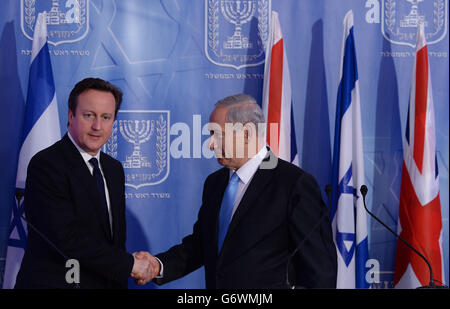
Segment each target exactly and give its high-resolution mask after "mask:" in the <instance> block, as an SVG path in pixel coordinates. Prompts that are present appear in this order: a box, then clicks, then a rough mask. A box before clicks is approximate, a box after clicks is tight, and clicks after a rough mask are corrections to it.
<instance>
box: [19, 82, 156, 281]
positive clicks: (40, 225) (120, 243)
mask: <svg viewBox="0 0 450 309" xmlns="http://www.w3.org/2000/svg"><path fill="white" fill-rule="evenodd" d="M121 102H122V92H121V91H120V90H119V89H118V88H117V87H115V86H114V85H112V84H110V83H108V82H106V81H104V80H101V79H97V78H87V79H84V80H82V81H80V82H79V83H77V84H76V85H75V87H74V89H73V90H72V92H71V93H70V96H69V111H68V118H69V123H68V133H67V134H66V135H65V136H64V137H63V138H62V139H61V140H60V141H58V142H56V143H55V144H53V145H52V146H50V147H49V148H47V149H44V150H42V151H40V152H39V153H37V154H36V155H35V156H34V157H33V158H32V159H31V161H30V163H29V165H28V170H27V179H26V186H25V199H24V205H25V213H26V216H27V219H28V220H29V221H30V222H31V223H32V224H33V225H34V226H36V228H37V229H38V230H39V231H41V232H42V234H44V235H45V236H46V237H47V238H48V239H49V240H50V241H51V242H52V243H53V244H54V245H55V246H56V247H57V248H58V249H59V250H60V251H61V252H62V254H61V253H59V252H57V250H55V249H54V248H53V247H52V246H51V245H49V244H48V242H46V241H44V240H43V238H42V237H41V236H40V235H38V234H37V233H36V232H35V231H34V230H33V229H31V228H28V240H27V248H26V251H25V255H24V258H23V260H22V265H21V268H20V271H19V273H18V275H17V279H16V286H15V287H16V288H72V287H75V286H76V285H75V283H76V281H75V280H70V276H69V280H68V279H67V277H68V276H66V275H67V273H68V272H69V271H72V272H73V271H77V270H76V269H72V268H70V267H71V266H74V267H75V265H76V264H69V265H66V262H67V261H66V259H65V258H64V257H63V255H66V256H67V257H68V258H69V259H75V260H76V261H77V262H78V263H79V267H80V269H79V273H78V274H75V273H73V275H74V276H73V279H75V278H79V281H80V282H79V284H78V287H80V288H126V287H127V281H128V277H129V276H130V274H131V273H133V276H134V277H135V278H145V277H147V276H148V275H149V273H150V272H151V271H152V268H151V264H150V263H149V261H148V260H145V259H136V258H135V257H134V256H133V255H132V254H129V253H127V252H126V249H125V239H126V227H125V192H124V191H125V182H124V180H125V177H124V172H123V168H122V165H121V164H120V162H118V161H116V160H115V159H113V158H111V157H110V156H108V155H106V154H105V153H103V152H101V151H100V148H101V147H102V146H103V145H104V144H105V143H106V141H107V140H108V139H109V137H110V135H111V131H112V127H113V122H114V119H115V117H116V115H117V112H118V110H119V108H120V104H121ZM67 266H69V268H66V267H67ZM73 281H75V282H73Z"/></svg>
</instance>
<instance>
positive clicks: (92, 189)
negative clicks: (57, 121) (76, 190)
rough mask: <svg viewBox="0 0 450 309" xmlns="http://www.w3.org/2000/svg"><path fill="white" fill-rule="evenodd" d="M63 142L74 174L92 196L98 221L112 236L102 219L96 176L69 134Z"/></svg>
mask: <svg viewBox="0 0 450 309" xmlns="http://www.w3.org/2000/svg"><path fill="white" fill-rule="evenodd" d="M61 143H62V146H63V151H64V153H65V157H66V158H67V162H68V166H69V169H70V171H71V173H72V175H73V176H74V177H75V178H77V179H78V180H79V183H80V184H81V185H82V186H84V188H85V189H86V192H87V195H88V196H89V197H90V199H91V200H92V204H93V205H94V206H95V207H94V210H95V212H96V214H97V218H98V219H99V220H98V221H99V222H100V223H101V224H100V225H101V226H102V229H103V231H104V232H105V235H106V236H107V237H109V238H111V232H110V231H108V228H107V226H106V222H104V220H103V219H102V218H103V215H102V213H103V212H102V209H101V207H102V203H101V200H100V196H99V193H98V189H97V185H96V183H95V180H94V177H93V176H92V174H91V173H90V172H89V169H88V167H87V166H86V163H85V162H84V160H83V157H82V156H81V154H80V152H79V151H78V149H77V148H76V147H75V145H74V144H73V143H72V141H71V140H70V139H69V136H68V135H67V134H66V135H64V137H63V138H62V139H61ZM102 167H103V166H102ZM108 190H109V188H108Z"/></svg>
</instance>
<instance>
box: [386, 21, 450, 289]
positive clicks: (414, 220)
mask: <svg viewBox="0 0 450 309" xmlns="http://www.w3.org/2000/svg"><path fill="white" fill-rule="evenodd" d="M398 230H399V232H400V236H402V237H403V238H404V239H405V240H406V241H408V242H409V243H410V244H412V245H413V246H414V247H415V248H417V250H418V251H419V252H421V253H422V254H423V255H424V256H425V257H426V258H427V259H428V261H429V262H430V264H431V268H432V269H433V275H434V279H435V281H436V283H437V285H439V283H442V282H443V278H444V276H443V272H444V263H443V254H442V216H441V202H440V199H439V173H438V165H437V160H436V138H435V122H434V107H433V96H432V91H431V76H430V69H429V64H428V50H427V43H426V40H425V32H424V26H423V24H421V25H420V26H418V29H417V44H416V56H415V62H414V69H413V74H412V81H411V92H410V99H409V108H408V117H407V122H406V131H405V141H404V149H403V171H402V183H401V192H400V207H399V222H398ZM429 283H430V272H429V269H428V266H427V264H426V262H425V261H424V260H423V259H422V258H421V257H420V256H418V255H417V254H416V253H414V252H413V251H412V250H411V249H409V248H408V247H406V245H405V244H404V243H403V242H401V241H397V251H396V257H395V272H394V285H395V287H397V288H416V287H419V286H425V285H428V284H429Z"/></svg>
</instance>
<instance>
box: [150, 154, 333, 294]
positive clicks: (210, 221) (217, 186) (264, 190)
mask: <svg viewBox="0 0 450 309" xmlns="http://www.w3.org/2000/svg"><path fill="white" fill-rule="evenodd" d="M272 155H273V153H272ZM228 178H229V170H228V169H226V168H222V169H220V170H218V171H216V172H215V173H213V174H211V175H209V176H208V177H207V179H206V181H205V184H204V189H203V200H202V206H201V208H200V211H199V214H198V219H197V222H196V223H195V225H194V228H193V233H192V234H191V235H189V236H187V237H185V238H184V239H183V240H182V243H181V244H179V245H176V246H174V247H172V248H171V249H169V250H168V251H166V252H164V253H161V254H159V255H157V257H158V258H159V259H160V260H161V261H162V263H163V265H164V273H163V275H164V277H163V278H161V279H156V280H155V282H156V283H158V284H163V283H166V282H168V281H171V280H174V279H177V278H180V277H182V276H184V275H186V274H188V273H190V272H192V271H193V270H195V269H197V268H199V267H201V266H204V267H205V277H206V278H205V279H206V287H207V288H208V289H211V288H287V287H288V286H287V284H286V269H287V264H288V259H289V257H290V255H291V254H292V253H293V252H294V250H295V249H296V247H297V246H299V245H300V243H301V242H302V241H303V240H305V241H304V242H303V244H302V245H301V249H300V250H299V251H298V252H297V253H296V254H295V255H294V257H293V259H292V262H291V263H290V265H289V281H290V283H291V284H293V283H294V284H296V285H297V286H299V285H300V286H302V287H307V288H334V287H335V286H336V274H337V257H336V249H335V246H334V243H333V238H332V231H331V224H330V221H329V218H328V215H327V210H326V207H325V205H324V203H323V201H322V198H321V194H320V190H319V187H318V185H317V183H316V181H315V180H314V178H313V177H312V176H311V175H310V174H308V173H306V172H304V171H303V170H301V169H300V168H298V167H296V166H295V165H293V164H290V163H288V162H286V161H283V160H281V159H278V164H277V166H276V168H274V169H258V170H257V172H256V173H255V175H254V177H253V179H252V180H251V182H250V184H249V186H248V188H247V191H246V192H245V194H244V196H243V198H242V200H241V202H240V204H239V206H238V208H237V210H236V212H235V214H234V215H233V218H232V220H231V222H230V225H229V228H228V232H227V235H226V237H225V240H224V243H223V245H222V249H221V252H220V253H219V254H218V253H217V232H218V217H219V211H220V205H221V201H222V197H223V194H224V191H225V188H226V186H227V183H228ZM319 221H320V222H321V223H319ZM317 224H319V225H317Z"/></svg>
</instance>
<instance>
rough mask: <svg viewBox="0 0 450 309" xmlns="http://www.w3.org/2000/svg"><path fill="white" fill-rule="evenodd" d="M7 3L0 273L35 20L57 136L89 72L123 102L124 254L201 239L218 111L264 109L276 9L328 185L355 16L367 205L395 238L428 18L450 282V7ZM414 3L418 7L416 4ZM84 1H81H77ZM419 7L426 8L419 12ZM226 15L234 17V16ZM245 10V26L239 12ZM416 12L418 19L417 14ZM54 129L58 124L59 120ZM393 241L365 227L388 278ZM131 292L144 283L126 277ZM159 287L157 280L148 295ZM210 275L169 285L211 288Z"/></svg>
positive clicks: (2, 46)
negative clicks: (42, 38)
mask: <svg viewBox="0 0 450 309" xmlns="http://www.w3.org/2000/svg"><path fill="white" fill-rule="evenodd" d="M234 2H237V1H233V0H232V1H224V0H189V1H187V0H127V1H120V0H116V1H114V0H79V1H78V2H76V1H74V0H53V1H52V0H35V1H31V0H6V1H1V3H0V31H1V34H0V171H1V173H0V270H1V272H2V273H3V270H4V259H5V256H6V245H7V239H8V236H9V235H8V230H9V223H10V214H11V207H12V206H13V199H14V197H13V193H14V191H13V188H14V184H15V176H16V169H17V157H18V151H19V147H20V135H21V130H22V122H23V116H24V115H23V112H24V104H25V103H24V102H25V99H24V98H25V97H26V90H27V87H28V85H27V83H28V66H29V62H30V54H31V44H32V42H31V38H32V36H33V29H34V22H35V19H36V17H37V14H38V13H39V12H41V11H44V10H45V11H47V12H50V13H51V14H50V17H49V20H48V34H49V43H50V46H49V47H50V55H51V60H52V64H53V71H54V78H55V86H56V93H57V100H58V106H59V112H60V118H59V121H60V126H61V128H62V132H61V134H65V132H66V124H67V98H68V95H69V92H70V90H71V89H72V87H73V85H74V84H75V83H76V82H77V81H79V80H80V79H82V78H84V77H87V76H97V77H101V78H104V79H107V80H109V81H111V82H113V83H115V84H117V85H118V86H119V87H120V88H121V89H122V90H123V92H124V102H123V105H122V111H121V112H120V113H119V116H118V121H117V122H116V124H115V127H114V131H113V135H112V138H111V139H110V141H109V142H108V144H107V145H106V146H105V149H104V150H105V151H106V152H108V153H109V154H111V155H112V156H114V157H116V158H117V159H118V160H121V161H122V163H123V165H124V167H125V173H126V179H127V180H126V182H127V187H126V197H127V223H128V226H127V229H128V241H127V247H128V249H129V250H130V251H136V250H148V251H150V252H151V253H158V252H160V251H162V250H166V249H168V248H169V247H171V246H172V245H174V244H176V243H178V242H179V241H180V240H181V239H182V238H183V237H184V236H185V235H187V234H189V233H190V232H191V231H192V226H193V223H194V222H195V220H196V217H197V212H198V209H199V207H200V203H201V193H202V187H203V181H204V180H205V178H206V176H207V175H208V174H210V173H211V172H213V171H214V170H216V169H217V168H219V165H218V163H217V162H216V160H215V159H214V158H213V157H212V153H211V152H209V151H208V150H207V149H206V147H205V145H204V143H205V142H207V140H208V132H207V130H206V129H205V128H204V125H205V124H206V123H207V122H208V118H209V114H210V112H211V111H212V109H213V105H214V103H215V102H216V101H217V100H218V99H221V98H223V97H225V96H228V95H231V94H235V93H240V92H245V93H248V94H250V95H253V96H254V97H256V98H257V100H259V101H260V100H261V94H262V81H263V73H264V72H263V71H264V44H265V41H266V39H267V35H268V27H269V25H268V22H269V19H268V16H269V15H268V14H269V11H270V10H271V9H272V10H276V11H277V12H278V13H279V17H280V23H281V27H282V31H283V35H284V39H285V46H286V53H287V57H288V60H289V65H290V72H291V83H292V100H293V110H294V119H295V128H296V130H297V131H296V136H297V143H298V147H297V148H298V151H299V155H300V165H301V167H302V168H303V169H305V170H307V171H309V172H310V173H312V174H313V175H314V176H315V177H316V178H317V179H318V181H319V184H320V185H321V187H322V188H324V186H325V184H327V183H329V180H328V179H329V176H330V169H331V160H332V158H331V153H332V148H333V145H332V138H330V137H332V136H334V119H335V109H336V95H337V86H338V74H339V64H340V52H341V44H342V31H343V27H342V21H343V18H344V15H345V13H346V12H347V11H348V10H350V9H352V10H353V12H354V26H355V30H354V35H355V41H356V52H357V61H358V71H359V76H360V79H359V81H360V93H361V117H362V130H363V144H364V163H365V180H366V183H367V185H368V187H369V195H368V207H369V208H371V210H372V211H373V212H374V213H375V214H376V215H378V216H379V217H381V218H382V219H383V220H384V221H385V222H387V224H388V225H389V226H390V227H391V228H393V229H396V227H397V217H398V203H399V194H400V180H401V167H402V137H403V136H404V132H405V124H406V113H407V107H408V98H409V90H410V83H411V73H412V69H413V59H414V44H415V33H416V32H415V28H413V27H410V26H411V20H412V22H414V17H415V18H416V20H417V16H422V18H423V20H424V21H425V22H426V29H425V30H426V35H427V41H428V42H429V46H428V50H429V62H430V68H431V77H432V85H433V96H434V104H435V112H436V115H435V116H436V145H437V156H438V165H439V172H440V179H439V180H440V186H441V191H440V194H441V204H442V216H443V239H442V240H443V246H444V267H445V280H446V282H447V283H448V279H449V278H448V274H449V271H448V270H449V265H448V261H449V258H448V243H449V241H448V240H449V239H448V234H449V233H448V232H449V226H448V209H449V194H448V192H449V190H448V188H449V183H448V180H449V179H448V166H449V134H448V133H449V125H448V123H449V86H448V80H449V61H448V56H449V55H448V12H449V10H448V0H424V1H406V0H340V1H318V0H302V1H297V0H278V1H270V0H254V1H252V2H251V4H250V5H247V6H245V5H244V4H243V2H241V6H238V4H237V3H234ZM416 2H417V3H416ZM76 3H78V4H79V5H76ZM413 5H417V8H418V11H416V12H414V10H413ZM227 6H228V7H227ZM238 9H240V10H241V11H243V10H247V11H248V12H247V13H248V14H247V15H248V16H249V18H247V19H246V20H245V21H241V23H242V25H241V27H237V26H236V25H237V24H239V21H238V20H237V18H236V14H233V13H234V11H236V10H238ZM414 13H417V14H418V15H417V14H416V15H414ZM55 121H57V120H56V119H55ZM324 195H325V194H324ZM395 245H396V241H395V239H394V238H393V236H392V235H391V234H390V233H389V232H388V231H385V230H384V229H383V227H381V226H380V225H379V224H378V223H377V222H376V221H374V220H370V221H369V251H370V252H369V255H370V257H371V258H375V259H378V260H379V262H380V267H381V271H382V273H381V282H380V284H378V285H376V286H374V287H380V288H389V287H391V286H392V281H393V268H394V258H395ZM130 286H132V287H135V286H134V283H132V282H131V280H130ZM145 287H146V288H148V287H151V288H153V287H155V286H154V285H153V284H148V285H147V286H145ZM202 287H204V278H203V269H200V270H198V271H196V272H194V273H192V274H190V275H188V276H186V277H185V278H182V279H180V280H178V281H175V282H172V283H169V284H166V285H164V286H163V288H202Z"/></svg>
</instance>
